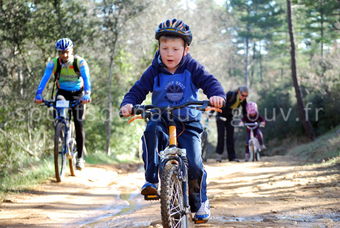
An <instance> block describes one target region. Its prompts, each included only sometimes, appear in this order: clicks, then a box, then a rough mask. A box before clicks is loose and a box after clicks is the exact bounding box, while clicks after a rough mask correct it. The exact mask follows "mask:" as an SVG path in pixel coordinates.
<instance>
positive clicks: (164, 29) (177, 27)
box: [155, 18, 192, 46]
mask: <svg viewBox="0 0 340 228" xmlns="http://www.w3.org/2000/svg"><path fill="white" fill-rule="evenodd" d="M167 35H168V36H176V37H180V38H182V39H183V40H184V41H185V42H186V43H187V44H188V46H189V45H190V44H191V41H192V33H191V30H190V28H189V26H188V25H186V24H185V23H184V22H183V21H181V20H177V19H176V18H173V19H169V20H166V21H164V22H162V23H160V24H159V26H158V28H157V29H156V34H155V38H156V40H159V38H160V37H161V36H167Z"/></svg>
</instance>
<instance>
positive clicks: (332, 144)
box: [288, 126, 340, 162]
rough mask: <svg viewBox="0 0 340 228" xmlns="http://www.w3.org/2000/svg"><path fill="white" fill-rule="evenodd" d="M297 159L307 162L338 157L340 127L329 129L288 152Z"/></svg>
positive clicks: (339, 154)
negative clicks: (313, 139)
mask: <svg viewBox="0 0 340 228" xmlns="http://www.w3.org/2000/svg"><path fill="white" fill-rule="evenodd" d="M288 154H289V155H292V156H294V157H296V158H298V159H301V160H304V161H308V162H315V161H316V162H321V161H324V160H329V159H332V158H338V159H337V160H338V161H339V157H340V127H339V126H337V127H336V128H334V129H332V130H331V131H329V132H328V133H327V134H324V135H322V136H320V137H319V138H317V139H316V140H315V141H314V142H310V143H307V144H303V145H300V146H297V147H295V148H293V149H292V150H290V151H289V152H288Z"/></svg>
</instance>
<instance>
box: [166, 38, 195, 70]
mask: <svg viewBox="0 0 340 228" xmlns="http://www.w3.org/2000/svg"><path fill="white" fill-rule="evenodd" d="M159 43H160V44H159V52H160V54H161V59H162V62H163V63H164V65H165V66H166V68H167V69H168V71H169V72H170V73H175V71H176V69H177V67H178V64H179V63H180V62H181V60H182V57H183V56H185V55H186V54H188V51H189V47H188V46H186V47H185V45H184V40H182V39H181V38H169V37H161V38H160V39H159Z"/></svg>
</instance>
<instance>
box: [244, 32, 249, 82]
mask: <svg viewBox="0 0 340 228" xmlns="http://www.w3.org/2000/svg"><path fill="white" fill-rule="evenodd" d="M244 55H245V56H244V83H245V85H246V86H249V71H248V65H249V38H248V37H247V38H246V39H245V54H244Z"/></svg>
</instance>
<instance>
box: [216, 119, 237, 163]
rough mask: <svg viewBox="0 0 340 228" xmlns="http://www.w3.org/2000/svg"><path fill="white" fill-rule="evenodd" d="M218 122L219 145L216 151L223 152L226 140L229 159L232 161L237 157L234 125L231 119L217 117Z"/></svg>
mask: <svg viewBox="0 0 340 228" xmlns="http://www.w3.org/2000/svg"><path fill="white" fill-rule="evenodd" d="M216 124H217V135H218V136H217V147H216V153H217V154H223V151H224V145H225V142H226V145H227V152H228V159H229V160H230V161H232V160H234V159H235V158H236V154H235V148H234V127H233V125H232V124H231V121H229V120H227V121H224V120H220V119H216ZM225 136H226V137H225Z"/></svg>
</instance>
